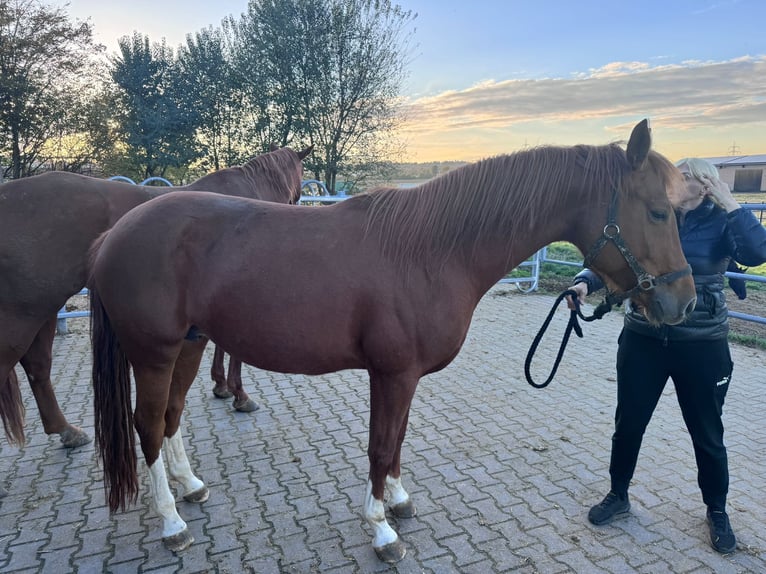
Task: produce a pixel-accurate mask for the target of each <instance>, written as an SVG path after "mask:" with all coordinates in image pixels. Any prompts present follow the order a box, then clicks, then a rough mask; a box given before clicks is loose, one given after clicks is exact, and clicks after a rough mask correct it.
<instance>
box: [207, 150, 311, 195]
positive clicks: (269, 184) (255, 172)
mask: <svg viewBox="0 0 766 574" xmlns="http://www.w3.org/2000/svg"><path fill="white" fill-rule="evenodd" d="M302 171H303V167H302V163H301V160H300V157H298V154H297V153H296V152H295V151H294V150H292V149H290V148H287V147H283V148H279V149H277V150H274V151H270V152H268V153H264V154H261V155H257V156H255V157H253V158H252V159H250V160H248V161H247V162H246V163H244V164H243V165H239V166H233V167H229V168H226V169H222V170H219V171H215V172H213V173H210V174H208V175H206V176H205V177H203V178H201V179H199V180H197V181H196V182H194V184H193V185H194V187H195V188H198V189H205V187H206V186H209V184H210V183H214V182H217V183H221V181H227V182H231V181H233V180H238V179H241V180H242V182H243V183H244V184H245V187H246V189H251V190H252V189H272V190H288V191H289V192H290V194H291V195H292V197H290V199H292V200H293V201H297V200H298V198H299V197H300V181H296V182H293V181H291V174H295V173H298V174H302ZM232 174H237V176H238V177H235V178H233V179H232V177H231V176H232ZM298 179H300V175H299V176H298Z"/></svg>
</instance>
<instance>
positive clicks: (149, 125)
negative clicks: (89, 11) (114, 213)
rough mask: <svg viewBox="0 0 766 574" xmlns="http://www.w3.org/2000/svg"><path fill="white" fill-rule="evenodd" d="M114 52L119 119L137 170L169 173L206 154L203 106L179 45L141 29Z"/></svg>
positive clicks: (148, 174)
mask: <svg viewBox="0 0 766 574" xmlns="http://www.w3.org/2000/svg"><path fill="white" fill-rule="evenodd" d="M119 47H120V56H117V57H115V58H113V60H112V66H111V76H112V80H113V81H114V83H115V85H116V90H115V100H114V101H115V103H116V104H117V105H118V112H117V116H116V122H117V125H118V130H119V132H120V134H121V135H122V138H123V141H124V142H125V144H126V155H127V157H128V159H129V162H130V164H131V165H132V167H133V172H132V173H133V174H136V173H137V174H140V175H139V176H140V177H141V178H147V177H151V176H164V175H165V174H166V171H167V169H168V168H170V167H175V168H180V167H182V166H188V165H189V164H190V163H192V162H193V161H194V160H196V159H197V158H198V157H199V156H200V151H199V145H198V142H197V139H196V131H197V126H198V125H199V122H200V119H199V117H200V116H199V111H198V110H199V108H197V107H195V106H194V96H193V93H194V90H193V86H192V85H191V82H190V77H189V76H188V75H184V74H182V73H180V70H179V67H178V66H177V65H176V60H175V57H174V55H173V51H172V50H171V49H170V48H168V47H167V46H166V45H165V44H164V42H163V43H155V44H151V45H150V43H149V38H148V37H147V36H143V35H141V34H139V33H138V32H136V33H134V34H133V36H132V37H127V36H124V37H122V38H120V40H119Z"/></svg>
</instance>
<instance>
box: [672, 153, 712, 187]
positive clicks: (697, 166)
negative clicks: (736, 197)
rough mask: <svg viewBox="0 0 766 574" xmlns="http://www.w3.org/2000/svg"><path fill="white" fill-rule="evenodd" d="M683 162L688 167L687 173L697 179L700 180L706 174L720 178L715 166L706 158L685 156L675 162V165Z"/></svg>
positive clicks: (679, 165) (678, 165)
mask: <svg viewBox="0 0 766 574" xmlns="http://www.w3.org/2000/svg"><path fill="white" fill-rule="evenodd" d="M684 164H685V165H687V166H688V167H689V173H691V174H692V175H693V176H694V177H695V179H698V180H699V181H702V177H703V176H707V177H709V178H711V179H713V180H718V179H720V177H719V175H718V170H717V169H716V167H715V166H714V165H713V164H712V163H710V162H709V161H707V160H706V159H702V158H699V157H685V158H684V159H680V160H678V161H677V162H676V167H681V166H682V165H684Z"/></svg>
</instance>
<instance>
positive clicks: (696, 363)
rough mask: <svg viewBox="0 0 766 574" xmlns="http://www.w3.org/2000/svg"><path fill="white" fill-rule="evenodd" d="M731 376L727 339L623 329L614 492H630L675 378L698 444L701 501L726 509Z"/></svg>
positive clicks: (613, 461)
mask: <svg viewBox="0 0 766 574" xmlns="http://www.w3.org/2000/svg"><path fill="white" fill-rule="evenodd" d="M731 372H732V362H731V353H730V352H729V344H728V342H727V340H726V339H719V340H713V341H691V342H689V341H685V342H678V341H663V340H660V339H655V338H652V337H646V336H644V335H640V334H637V333H634V332H632V331H628V330H623V332H622V333H621V335H620V339H619V349H618V351H617V410H616V413H615V432H614V435H613V436H612V458H611V464H610V466H609V473H610V475H611V478H612V490H613V491H614V492H617V493H623V492H627V491H628V485H629V484H630V480H631V478H632V477H633V472H634V471H635V468H636V461H637V459H638V451H639V449H640V448H641V440H642V438H643V436H644V431H645V430H646V426H647V425H648V424H649V419H651V417H652V413H653V412H654V409H655V407H656V406H657V401H658V400H659V398H660V395H661V394H662V391H663V389H664V387H665V383H666V382H667V380H668V378H671V379H672V380H673V384H674V385H675V389H676V395H677V396H678V404H679V405H680V407H681V412H682V413H683V417H684V422H685V423H686V428H687V429H688V431H689V434H690V435H691V438H692V443H693V445H694V454H695V456H696V459H697V482H698V483H699V487H700V489H701V490H702V499H703V501H704V502H705V504H706V505H708V506H710V507H712V508H714V509H721V510H723V508H724V506H725V504H726V494H727V492H728V490H729V468H728V461H727V458H726V447H725V446H724V443H723V423H722V421H721V412H722V408H723V403H724V399H725V397H726V391H727V390H728V388H729V380H730V379H731Z"/></svg>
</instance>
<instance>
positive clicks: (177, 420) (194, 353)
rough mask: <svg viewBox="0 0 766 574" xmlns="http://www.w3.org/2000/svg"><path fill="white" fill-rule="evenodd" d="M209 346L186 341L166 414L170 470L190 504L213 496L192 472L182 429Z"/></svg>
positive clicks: (177, 363)
mask: <svg viewBox="0 0 766 574" xmlns="http://www.w3.org/2000/svg"><path fill="white" fill-rule="evenodd" d="M206 344H207V341H204V340H203V341H194V342H192V341H186V340H185V341H184V344H183V348H182V349H181V354H180V355H179V356H178V359H177V360H176V365H175V368H174V369H173V379H172V381H171V383H170V396H169V397H168V408H167V410H166V411H165V441H164V446H163V448H164V450H165V453H166V454H167V462H168V470H169V472H170V476H171V477H172V478H173V479H174V480H176V481H178V482H180V483H181V485H182V486H183V489H184V494H183V497H184V500H186V501H187V502H204V501H206V500H207V498H208V496H209V491H208V488H207V486H205V483H204V482H202V481H201V480H200V479H199V478H197V477H196V476H195V475H194V473H193V472H192V470H191V465H190V464H189V459H188V458H187V457H186V450H185V449H184V444H183V439H182V437H181V431H180V428H179V427H180V424H181V415H182V413H183V409H184V405H185V404H186V393H187V392H189V387H191V385H192V383H193V382H194V378H195V377H196V376H197V372H199V365H200V362H201V361H202V354H203V351H204V350H205V345H206Z"/></svg>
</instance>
